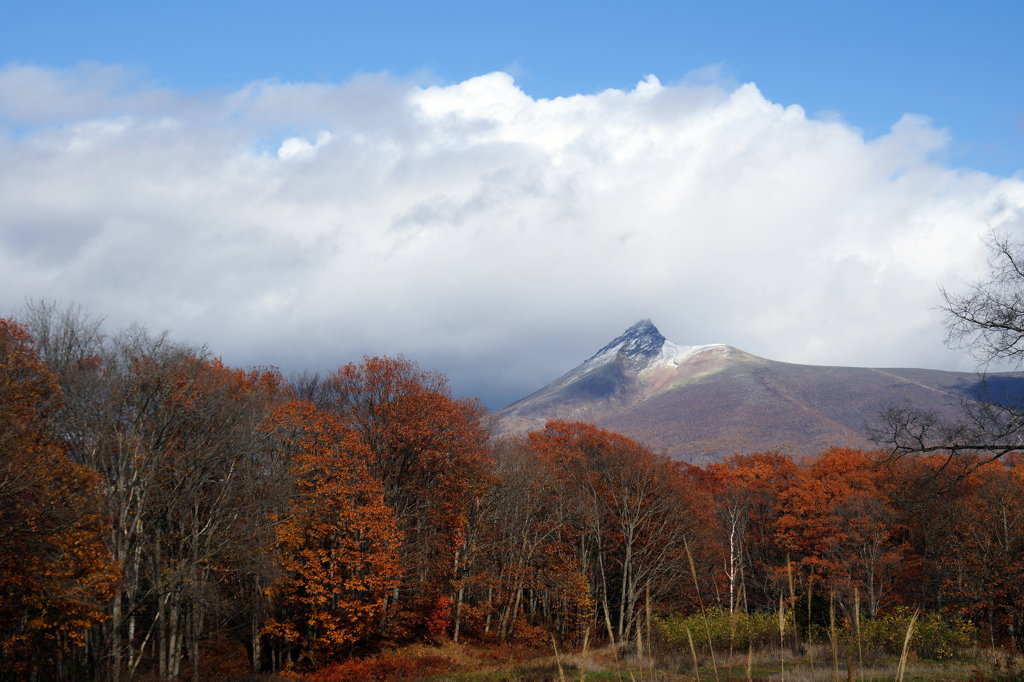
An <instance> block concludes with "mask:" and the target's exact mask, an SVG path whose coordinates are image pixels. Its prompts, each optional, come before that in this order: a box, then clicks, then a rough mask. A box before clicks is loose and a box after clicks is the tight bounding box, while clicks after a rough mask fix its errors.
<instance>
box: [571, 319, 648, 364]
mask: <svg viewBox="0 0 1024 682" xmlns="http://www.w3.org/2000/svg"><path fill="white" fill-rule="evenodd" d="M664 345H665V337H664V336H662V335H661V332H660V331H658V328H657V327H655V326H654V323H653V322H651V321H650V320H648V319H644V320H640V321H639V322H637V323H636V324H634V325H633V326H632V327H630V328H629V329H627V330H626V331H624V332H623V333H622V334H620V335H619V336H617V337H615V338H614V339H612V341H611V342H609V343H608V344H607V345H606V346H605V347H604V348H602V349H601V350H599V351H597V352H596V353H594V355H593V357H591V358H590V359H591V360H593V359H595V358H598V357H601V356H602V355H605V354H609V355H610V354H611V353H615V354H616V355H619V356H622V357H624V358H626V359H627V360H628V361H629V362H630V364H634V365H644V364H646V363H648V362H649V361H651V360H653V359H654V358H656V357H658V354H659V353H661V348H662V346H664Z"/></svg>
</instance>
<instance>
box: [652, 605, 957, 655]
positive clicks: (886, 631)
mask: <svg viewBox="0 0 1024 682" xmlns="http://www.w3.org/2000/svg"><path fill="white" fill-rule="evenodd" d="M912 615H913V612H912V611H911V610H910V609H908V608H906V607H899V608H896V609H893V610H891V611H889V612H888V613H886V614H885V615H883V616H881V617H880V618H876V619H874V620H869V619H862V620H861V623H860V633H861V645H862V647H863V648H864V649H865V652H866V653H867V652H870V651H875V652H880V653H884V654H888V655H893V656H899V655H900V653H901V652H902V651H903V640H904V638H905V637H906V636H907V625H908V624H909V623H910V618H911V616H912ZM786 618H787V620H786V639H787V644H788V643H789V642H790V641H791V640H790V638H791V637H792V633H793V612H792V611H788V612H787V614H786ZM655 622H656V624H657V629H658V634H659V635H660V637H661V641H662V642H664V644H665V646H666V647H668V648H670V649H672V650H674V651H678V652H680V653H684V654H688V653H689V651H690V644H689V642H688V641H687V639H686V631H687V630H689V631H690V636H691V637H693V645H694V647H695V648H696V649H697V653H698V655H702V656H703V655H706V654H707V653H708V634H706V632H705V629H704V619H703V617H702V616H701V614H699V613H695V614H691V615H688V616H683V615H673V616H668V617H667V618H658V619H656V620H655ZM836 627H837V628H840V633H839V641H840V642H841V643H843V645H844V646H846V645H852V644H853V636H854V633H853V629H852V628H851V627H850V626H849V623H848V622H846V621H845V620H844V619H841V618H838V617H837V619H836ZM815 629H816V630H818V633H817V634H816V635H815V641H818V640H819V638H820V639H821V641H827V637H828V633H827V630H824V629H821V628H815ZM707 631H708V632H710V635H711V645H712V646H713V647H714V649H715V651H727V650H729V648H730V644H731V647H732V649H733V650H734V651H745V650H746V649H747V648H748V647H753V648H755V649H758V648H761V649H764V648H770V647H777V646H778V645H779V621H778V614H777V613H743V612H736V613H734V614H732V615H731V616H730V615H729V613H728V612H727V611H725V610H723V609H718V608H715V609H710V610H709V611H708V612H707ZM974 639H975V628H974V626H973V625H972V624H971V623H970V622H969V621H965V620H962V619H960V618H949V619H943V617H942V616H941V615H940V614H938V613H926V614H922V615H919V616H918V618H917V622H916V623H915V624H914V633H913V635H912V636H911V639H910V649H911V651H913V652H914V653H915V654H917V656H918V657H920V658H923V659H929V660H934V661H946V660H950V659H953V658H956V657H957V656H958V655H960V653H961V652H962V651H963V650H964V649H967V648H969V647H970V646H971V645H972V644H973V643H974Z"/></svg>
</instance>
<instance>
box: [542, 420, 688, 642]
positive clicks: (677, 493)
mask: <svg viewBox="0 0 1024 682" xmlns="http://www.w3.org/2000/svg"><path fill="white" fill-rule="evenodd" d="M529 443H530V447H531V448H532V449H533V451H534V452H535V453H536V456H537V459H538V461H539V462H540V464H541V466H542V467H543V468H545V469H546V470H547V471H548V472H549V473H548V475H550V476H551V477H552V480H553V481H556V482H557V485H558V486H559V487H560V488H561V490H562V493H561V494H562V495H563V496H565V497H566V498H567V500H568V501H569V504H570V505H571V506H570V507H568V508H567V509H566V510H565V513H566V514H567V519H568V523H569V525H570V527H572V529H573V535H571V536H570V537H569V539H570V540H571V544H570V545H569V546H570V547H575V548H576V552H577V556H578V562H579V565H580V566H581V567H582V569H583V571H584V572H585V574H587V575H588V577H589V580H590V584H591V589H592V593H593V597H594V600H595V602H596V604H597V605H598V607H599V610H600V617H601V620H602V621H603V626H604V630H605V631H606V632H607V634H608V638H609V639H610V640H611V641H618V640H627V639H631V638H633V637H637V639H641V638H642V636H643V632H644V628H643V627H642V625H643V621H642V618H641V614H642V613H645V612H646V610H647V608H648V607H649V605H650V600H651V599H654V600H657V599H659V598H660V597H661V596H662V595H665V594H667V593H668V592H670V591H671V590H672V589H673V588H674V587H676V586H677V585H678V583H679V582H680V579H681V578H682V577H683V576H685V575H686V571H687V569H686V558H685V551H684V547H685V543H686V538H687V536H688V535H689V536H692V533H693V530H694V514H693V508H692V505H691V503H690V498H689V497H688V496H687V494H686V486H685V482H684V479H683V477H682V476H681V475H680V473H679V469H678V468H677V467H676V466H675V465H674V464H673V463H672V462H670V461H669V460H668V459H667V458H665V457H662V456H659V455H656V454H655V453H653V452H651V451H650V450H648V449H646V448H644V447H643V446H641V445H639V444H637V443H636V442H634V441H632V440H630V439H628V438H626V437H625V436H622V435H619V434H616V433H612V432H610V431H605V430H603V429H599V428H597V427H595V426H592V425H590V424H583V423H573V422H564V421H557V420H555V421H549V422H548V423H547V425H546V426H545V428H544V429H543V430H542V431H538V432H533V433H531V434H529Z"/></svg>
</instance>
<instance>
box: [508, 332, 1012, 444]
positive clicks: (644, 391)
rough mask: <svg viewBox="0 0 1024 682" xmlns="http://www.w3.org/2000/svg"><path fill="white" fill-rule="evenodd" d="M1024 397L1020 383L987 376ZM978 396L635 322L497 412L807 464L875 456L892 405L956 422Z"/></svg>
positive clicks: (514, 423)
mask: <svg viewBox="0 0 1024 682" xmlns="http://www.w3.org/2000/svg"><path fill="white" fill-rule="evenodd" d="M991 376H992V377H995V378H996V379H998V380H999V382H1000V386H1002V387H1003V388H1004V389H1005V390H1006V395H1007V397H1008V398H1009V397H1011V396H1012V397H1013V398H1014V399H1019V398H1020V397H1022V396H1024V373H1021V372H1007V373H1000V374H995V375H991ZM980 391H981V383H980V379H979V377H978V375H975V374H971V373H967V372H947V371H942V370H930V369H916V368H915V369H906V368H868V367H840V366H828V365H802V364H796V363H785V362H779V361H775V360H769V359H767V358H761V357H758V356H756V355H752V354H750V353H747V352H745V351H742V350H740V349H737V348H734V347H732V346H728V345H725V344H708V345H701V346H680V345H677V344H675V343H673V342H671V341H669V340H668V339H666V338H665V337H664V336H663V335H662V334H661V332H660V331H659V330H658V329H657V327H656V326H655V325H654V324H653V322H651V321H650V320H640V321H639V322H637V323H636V324H634V325H633V326H631V327H630V328H628V329H627V330H626V331H625V332H624V333H623V334H620V335H619V336H617V337H616V338H615V339H613V340H612V341H611V342H609V343H608V344H606V345H605V346H603V347H602V348H601V349H599V350H598V351H597V352H596V353H594V354H593V355H592V356H591V357H590V358H588V359H587V360H585V361H584V362H582V363H581V364H580V365H578V366H576V367H574V368H572V369H570V370H569V371H568V372H566V373H565V374H563V375H562V376H560V377H558V378H557V379H555V380H554V381H552V382H551V383H550V384H548V385H547V386H544V387H542V388H541V389H539V390H537V391H535V392H533V393H531V394H530V395H528V396H526V397H524V398H522V399H520V400H518V401H516V402H514V403H512V404H511V405H509V406H507V407H505V408H503V409H501V410H499V411H498V412H497V413H496V417H497V431H498V433H505V434H514V433H523V432H525V431H530V430H534V429H537V428H542V427H543V425H544V423H545V422H546V421H547V420H548V419H566V420H571V421H587V422H593V423H595V424H597V425H598V426H601V427H603V428H608V429H611V430H614V431H618V432H620V433H622V434H624V435H626V436H629V437H630V438H633V439H634V440H637V441H640V442H641V443H644V444H645V445H648V446H650V447H653V448H655V449H656V450H660V451H663V452H666V453H667V454H669V455H670V456H672V457H674V458H677V459H681V460H686V461H691V462H705V461H716V460H719V459H721V458H723V457H725V456H727V455H730V454H733V453H734V452H756V451H765V450H780V451H783V452H787V453H788V454H794V455H800V454H812V453H814V452H818V451H821V450H824V449H827V448H828V447H832V446H842V447H855V448H873V447H875V446H874V445H873V444H872V443H871V442H870V441H869V440H868V439H867V437H866V435H865V432H866V427H867V424H868V423H869V422H870V421H871V420H873V419H874V418H876V417H877V416H878V415H879V414H880V413H881V411H882V410H883V409H885V408H887V407H890V406H892V405H897V404H911V405H914V406H915V407H920V408H925V409H930V410H933V411H935V412H937V413H939V414H944V415H949V416H951V415H953V414H955V413H956V412H957V411H958V410H959V409H960V408H961V405H962V402H963V400H965V399H971V398H974V397H977V395H978V394H979V393H980Z"/></svg>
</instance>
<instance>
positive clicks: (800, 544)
mask: <svg viewBox="0 0 1024 682" xmlns="http://www.w3.org/2000/svg"><path fill="white" fill-rule="evenodd" d="M877 464H878V463H877V461H876V459H875V458H874V457H873V456H872V455H871V454H870V453H866V452H862V451H859V450H847V449H842V448H832V449H830V450H827V451H826V452H823V453H821V454H820V455H818V456H817V457H816V458H814V459H813V460H812V461H811V462H810V463H809V464H808V465H805V466H804V467H802V468H801V469H800V470H799V473H798V475H797V479H796V481H795V482H794V484H793V485H792V486H791V487H790V488H789V489H788V490H786V491H784V492H783V493H782V494H781V495H780V497H779V519H778V522H777V538H778V541H779V543H780V545H781V546H782V547H783V548H784V549H785V550H787V551H789V552H792V553H793V555H794V558H796V559H798V560H799V563H800V564H801V565H802V566H803V567H805V568H807V569H809V570H810V571H812V572H813V573H814V574H815V576H816V577H817V578H818V579H819V580H820V581H821V582H823V584H825V585H827V586H828V587H829V588H834V589H836V590H837V591H839V593H840V594H841V595H843V596H846V597H847V598H848V599H850V603H852V599H853V596H854V595H853V592H854V590H855V589H856V590H857V591H858V592H859V594H860V595H861V596H862V598H863V599H864V602H863V603H864V607H865V609H866V611H867V613H868V615H870V616H874V615H876V614H877V613H878V612H879V610H880V609H881V608H882V607H883V606H884V605H885V604H886V603H890V602H892V601H893V600H894V599H897V598H898V594H899V591H898V590H897V587H898V584H899V582H900V580H901V579H902V578H903V577H904V572H905V566H906V565H907V564H908V563H909V562H910V561H911V559H912V557H911V553H910V546H909V544H908V543H907V541H906V526H905V524H904V523H903V521H902V519H901V518H900V515H899V513H898V510H897V509H896V508H895V505H894V504H893V503H892V501H891V499H890V496H889V493H890V490H889V489H888V486H887V480H888V474H887V472H886V469H885V468H883V467H880V466H877Z"/></svg>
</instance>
